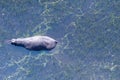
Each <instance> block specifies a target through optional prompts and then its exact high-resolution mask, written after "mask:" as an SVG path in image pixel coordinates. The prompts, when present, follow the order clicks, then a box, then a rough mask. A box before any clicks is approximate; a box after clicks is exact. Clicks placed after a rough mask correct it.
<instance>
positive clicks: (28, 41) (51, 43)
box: [10, 36, 58, 51]
mask: <svg viewBox="0 0 120 80" xmlns="http://www.w3.org/2000/svg"><path fill="white" fill-rule="evenodd" d="M10 43H11V44H12V45H15V46H21V47H24V48H26V49H28V50H33V51H40V50H52V49H53V48H55V47H56V45H57V43H58V41H57V40H55V39H53V38H51V37H48V36H32V37H26V38H17V39H11V40H10Z"/></svg>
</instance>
